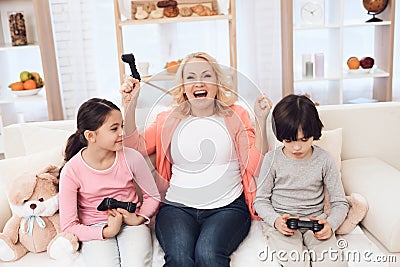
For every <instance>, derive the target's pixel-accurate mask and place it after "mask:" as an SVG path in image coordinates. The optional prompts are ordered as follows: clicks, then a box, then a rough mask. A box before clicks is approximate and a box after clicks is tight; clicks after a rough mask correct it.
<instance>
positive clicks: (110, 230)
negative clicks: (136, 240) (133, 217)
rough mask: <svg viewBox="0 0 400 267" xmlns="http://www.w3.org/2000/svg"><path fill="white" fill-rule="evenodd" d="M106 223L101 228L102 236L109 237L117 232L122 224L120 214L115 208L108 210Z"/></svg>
mask: <svg viewBox="0 0 400 267" xmlns="http://www.w3.org/2000/svg"><path fill="white" fill-rule="evenodd" d="M107 212H108V220H107V225H106V226H105V227H104V228H103V237H104V238H111V237H114V236H116V235H117V234H118V233H119V230H120V229H121V225H122V219H123V218H122V214H121V213H119V212H118V211H117V210H116V209H112V210H108V211H107Z"/></svg>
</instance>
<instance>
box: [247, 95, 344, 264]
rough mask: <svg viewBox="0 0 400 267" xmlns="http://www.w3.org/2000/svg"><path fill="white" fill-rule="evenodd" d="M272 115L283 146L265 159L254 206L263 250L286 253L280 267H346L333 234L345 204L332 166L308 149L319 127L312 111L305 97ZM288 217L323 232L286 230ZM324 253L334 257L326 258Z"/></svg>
mask: <svg viewBox="0 0 400 267" xmlns="http://www.w3.org/2000/svg"><path fill="white" fill-rule="evenodd" d="M272 115H273V120H272V123H273V125H274V133H275V136H276V137H277V139H278V140H279V141H281V142H283V146H280V147H278V148H277V149H276V150H273V151H271V152H269V153H268V154H267V155H266V156H265V158H264V161H263V165H262V168H261V171H260V175H259V177H258V179H257V195H256V198H255V201H254V208H255V210H256V211H257V213H258V215H259V216H260V217H261V218H262V219H263V221H264V222H266V224H265V232H266V235H267V239H268V245H269V246H270V248H271V249H273V250H274V251H277V252H278V251H285V252H287V253H283V254H280V257H279V258H276V259H277V260H278V261H279V263H280V264H282V265H283V266H309V265H310V263H309V261H311V262H312V266H327V265H332V266H347V263H346V262H344V261H343V259H342V258H341V253H340V251H339V249H338V247H337V240H336V237H335V234H334V232H335V230H336V229H337V228H338V227H339V226H340V224H341V223H342V222H343V220H344V219H345V217H346V214H347V212H348V204H347V202H346V199H345V195H344V190H343V186H342V182H341V180H340V176H339V172H338V170H337V168H336V165H335V162H334V160H333V159H332V157H331V155H330V154H329V153H328V152H327V151H325V150H323V149H321V148H320V147H318V146H315V145H313V140H318V139H319V138H320V137H321V129H322V127H323V124H322V122H321V120H320V119H319V116H318V112H317V109H316V108H315V106H314V103H313V102H312V101H311V100H310V99H308V98H307V97H305V96H297V95H288V96H286V97H284V98H283V99H282V100H281V101H280V102H279V103H278V104H277V105H276V107H275V108H274V111H273V113H272ZM324 186H326V188H327V190H328V192H329V195H330V204H331V213H330V215H329V216H328V217H327V216H326V215H325V214H324ZM291 217H295V218H299V219H302V220H318V223H320V224H322V225H323V228H322V230H320V231H316V232H315V233H314V232H313V231H311V230H308V229H298V230H296V229H290V228H289V227H288V226H287V224H286V221H287V219H289V218H291ZM304 250H308V251H309V254H307V253H303V251H304ZM324 251H328V252H329V251H336V253H335V252H333V256H330V254H328V253H326V252H324ZM293 252H295V253H293ZM294 254H296V255H298V256H299V257H298V258H297V257H295V256H296V255H294ZM302 255H308V256H309V257H302ZM335 255H336V256H335ZM275 256H276V255H275Z"/></svg>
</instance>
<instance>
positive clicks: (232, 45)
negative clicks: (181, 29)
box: [114, 0, 237, 82]
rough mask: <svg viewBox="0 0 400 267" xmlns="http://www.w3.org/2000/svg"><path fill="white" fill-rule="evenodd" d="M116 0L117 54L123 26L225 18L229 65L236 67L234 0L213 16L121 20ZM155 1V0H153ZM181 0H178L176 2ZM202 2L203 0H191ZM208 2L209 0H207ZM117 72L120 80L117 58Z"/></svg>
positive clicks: (121, 44) (120, 49)
mask: <svg viewBox="0 0 400 267" xmlns="http://www.w3.org/2000/svg"><path fill="white" fill-rule="evenodd" d="M118 2H119V1H118V0H114V13H115V26H116V35H117V49H118V55H121V54H123V53H124V42H123V34H122V28H123V27H134V26H135V27H136V26H140V25H145V24H166V23H185V22H201V21H213V20H226V21H227V22H228V28H229V33H228V34H229V53H230V66H231V67H232V68H233V69H234V70H236V68H237V45H236V6H235V0H230V5H229V11H228V14H226V15H214V16H196V15H192V16H190V17H180V16H178V17H175V18H166V17H164V18H160V19H144V20H132V19H127V20H124V21H122V20H121V12H120V9H119V5H118ZM153 2H155V3H156V2H157V1H153ZM180 2H181V1H179V0H178V4H179V3H180ZM191 2H193V3H194V2H198V3H203V2H204V1H202V0H198V1H191ZM208 2H210V1H208ZM118 63H119V74H120V81H121V82H122V80H123V77H124V74H125V68H124V63H123V62H122V61H121V60H120V59H119V61H118Z"/></svg>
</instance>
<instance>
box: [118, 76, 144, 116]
mask: <svg viewBox="0 0 400 267" xmlns="http://www.w3.org/2000/svg"><path fill="white" fill-rule="evenodd" d="M139 91H140V82H139V81H138V80H136V79H135V78H132V77H131V76H128V77H127V78H125V80H124V82H123V83H122V85H121V89H120V90H119V92H120V93H121V94H122V105H123V107H124V109H125V110H126V109H127V108H128V106H129V105H133V108H136V104H137V99H138V97H139Z"/></svg>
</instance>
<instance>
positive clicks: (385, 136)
mask: <svg viewBox="0 0 400 267" xmlns="http://www.w3.org/2000/svg"><path fill="white" fill-rule="evenodd" d="M162 109H165V108H164V107H157V108H156V110H154V109H153V110H152V112H151V113H150V115H149V110H148V109H147V110H146V109H141V110H139V111H138V118H137V121H138V124H139V125H143V124H145V122H146V121H151V120H152V119H153V118H154V114H156V113H158V112H159V111H160V110H162ZM319 112H320V115H321V118H322V121H323V123H324V125H325V128H324V129H325V130H330V129H336V128H342V136H341V138H340V139H342V140H343V141H342V140H340V141H342V142H339V143H337V140H336V141H335V143H333V144H332V145H333V146H337V147H336V148H337V151H339V157H340V156H341V160H342V162H341V166H342V169H341V171H342V179H343V184H344V187H345V191H346V193H347V194H350V193H352V192H357V193H361V194H362V195H363V196H365V197H366V198H367V200H368V202H369V212H368V214H367V216H366V217H365V219H364V220H363V221H362V227H357V228H356V229H355V230H354V231H353V232H352V233H350V234H348V235H345V236H342V238H344V239H345V240H346V241H347V244H348V247H347V249H346V251H349V252H351V253H349V254H348V255H350V254H351V255H355V254H357V253H359V254H358V255H360V259H358V258H357V257H353V256H350V260H349V266H365V265H367V266H398V265H399V263H398V262H400V253H399V252H400V230H399V228H398V225H399V223H400V213H399V212H398V208H397V209H396V208H395V205H396V204H395V203H399V202H400V194H398V189H397V188H400V141H399V139H398V138H399V136H400V103H374V104H358V105H338V106H323V107H319ZM74 130H75V122H74V121H57V122H36V123H25V124H17V125H10V126H7V127H5V129H4V147H5V153H6V157H7V158H6V159H4V160H0V230H1V229H3V227H4V224H5V222H6V221H7V220H8V218H9V217H10V214H11V213H10V210H9V207H8V202H7V199H6V193H5V192H6V190H7V189H8V185H9V181H10V179H12V178H13V177H17V176H18V175H20V174H21V173H23V172H24V171H36V170H39V169H41V168H42V167H44V166H46V165H48V164H56V165H61V164H62V154H61V153H62V148H63V145H64V143H65V140H66V138H67V137H68V136H69V135H70V134H71V133H72V132H73V131H74ZM269 131H270V132H271V130H270V129H269ZM325 141H327V140H325ZM328 141H329V140H328ZM340 148H341V149H340ZM340 151H341V154H340ZM153 241H154V242H153V247H154V248H153V250H154V251H153V266H157V267H158V266H162V263H163V253H162V250H161V248H160V246H159V244H158V242H157V240H156V239H155V235H154V234H153ZM266 248H267V243H266V240H265V239H264V237H263V234H262V230H261V223H260V222H259V221H253V223H252V226H251V230H250V233H249V235H248V237H247V238H246V239H245V240H244V242H243V243H242V244H241V246H240V247H239V248H238V250H237V251H236V252H235V253H234V254H233V255H232V266H246V267H247V266H252V267H253V266H276V265H277V263H276V262H275V261H271V259H270V258H268V259H267V260H265V259H264V261H263V260H262V259H261V258H262V257H263V254H262V253H261V252H263V251H264V252H265V249H266ZM260 253H261V254H260ZM352 253H353V254H352ZM354 253H355V254H354ZM388 256H390V257H388ZM368 261H371V262H368ZM383 261H386V262H383ZM388 261H392V262H393V261H397V263H389V262H388ZM54 264H57V266H77V267H84V264H83V261H82V258H81V256H80V255H79V253H77V254H75V255H74V256H72V257H70V258H65V259H63V260H57V261H55V260H52V259H50V258H49V257H48V256H47V254H46V253H39V254H32V253H28V254H27V255H25V256H24V257H23V258H21V259H20V260H18V261H16V262H11V263H4V262H0V266H5V267H11V266H13V267H14V266H38V267H46V266H53V265H54Z"/></svg>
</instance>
